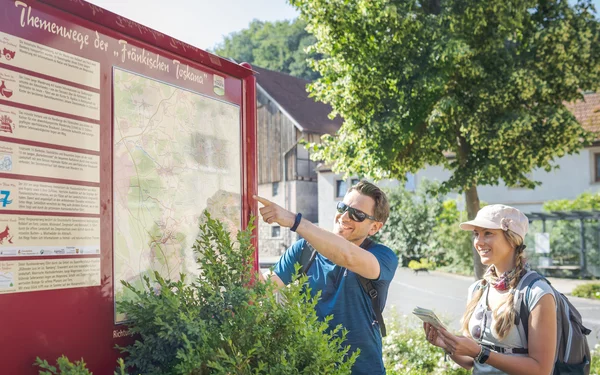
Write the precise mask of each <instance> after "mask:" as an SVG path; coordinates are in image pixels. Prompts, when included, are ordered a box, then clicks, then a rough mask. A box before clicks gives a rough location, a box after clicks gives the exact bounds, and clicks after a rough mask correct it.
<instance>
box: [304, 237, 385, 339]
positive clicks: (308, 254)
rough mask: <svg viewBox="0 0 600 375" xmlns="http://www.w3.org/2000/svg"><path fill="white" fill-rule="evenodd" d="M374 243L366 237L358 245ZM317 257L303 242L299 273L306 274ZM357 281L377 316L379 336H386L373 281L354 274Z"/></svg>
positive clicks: (363, 245) (368, 246)
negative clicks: (369, 299)
mask: <svg viewBox="0 0 600 375" xmlns="http://www.w3.org/2000/svg"><path fill="white" fill-rule="evenodd" d="M373 244H374V242H373V241H371V240H370V239H368V238H366V239H365V240H364V241H363V243H362V244H360V247H361V248H363V249H365V250H367V249H368V248H370V247H371V246H372V245H373ZM316 257H317V250H315V248H314V247H313V246H312V245H311V244H309V243H308V241H305V242H304V247H302V253H301V254H300V265H301V266H302V268H301V269H300V273H301V274H303V275H306V274H307V272H308V270H309V269H310V266H312V264H313V262H314V261H315V258H316ZM356 277H357V278H358V281H360V285H362V288H363V290H364V291H365V292H366V293H367V295H368V296H369V297H370V298H371V306H372V307H373V311H374V312H375V317H376V318H377V323H379V328H380V330H381V336H382V337H385V336H386V330H385V323H384V321H383V315H382V314H381V309H380V308H379V306H380V305H379V295H378V293H377V289H375V287H374V286H373V282H372V281H371V280H369V279H366V278H364V277H362V276H361V275H359V274H356Z"/></svg>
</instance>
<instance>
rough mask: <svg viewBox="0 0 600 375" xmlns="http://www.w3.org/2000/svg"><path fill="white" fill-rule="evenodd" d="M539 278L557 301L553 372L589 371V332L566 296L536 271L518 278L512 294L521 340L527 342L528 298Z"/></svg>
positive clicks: (555, 374)
mask: <svg viewBox="0 0 600 375" xmlns="http://www.w3.org/2000/svg"><path fill="white" fill-rule="evenodd" d="M539 280H543V281H544V282H546V283H548V285H550V287H551V288H552V292H553V293H554V298H555V300H556V308H557V310H556V320H557V348H556V362H555V364H554V372H553V374H554V375H558V374H569V375H571V374H572V375H578V374H581V375H583V374H586V375H587V374H589V373H590V360H591V354H590V347H589V344H588V342H587V337H586V336H587V335H589V334H590V333H591V331H590V330H589V329H587V328H586V327H584V326H583V322H582V319H581V314H580V313H579V311H577V309H576V308H575V307H574V306H573V305H572V304H571V302H569V300H568V299H567V297H565V296H564V295H563V294H562V293H560V292H559V291H557V290H556V289H554V287H553V286H552V284H551V283H550V281H548V280H547V279H546V278H545V277H544V276H542V275H540V274H539V273H537V272H535V271H529V272H527V273H526V274H525V275H523V276H522V277H521V280H520V281H519V284H518V285H517V291H518V295H515V309H516V311H517V317H516V319H515V324H516V326H517V329H518V331H519V335H520V337H521V340H522V342H524V343H526V342H527V335H528V333H529V332H528V331H529V308H528V306H527V305H526V304H527V300H528V299H529V296H530V294H531V288H532V287H533V284H535V283H536V282H537V281H539ZM519 323H520V324H519Z"/></svg>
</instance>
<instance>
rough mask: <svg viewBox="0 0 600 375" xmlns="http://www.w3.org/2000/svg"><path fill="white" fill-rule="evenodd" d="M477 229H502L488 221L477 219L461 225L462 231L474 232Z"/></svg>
mask: <svg viewBox="0 0 600 375" xmlns="http://www.w3.org/2000/svg"><path fill="white" fill-rule="evenodd" d="M475 228H486V229H502V227H501V226H500V225H498V224H496V223H494V222H493V221H490V220H486V219H477V218H475V219H474V220H471V221H465V222H464V223H460V229H462V230H474V229H475Z"/></svg>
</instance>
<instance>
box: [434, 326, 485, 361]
mask: <svg viewBox="0 0 600 375" xmlns="http://www.w3.org/2000/svg"><path fill="white" fill-rule="evenodd" d="M438 340H441V341H443V342H444V345H445V346H446V348H447V349H446V350H447V351H448V352H449V353H450V354H451V355H461V356H468V357H471V358H475V357H477V355H479V351H480V350H481V346H480V345H479V344H478V343H477V342H475V340H473V339H471V338H469V337H465V336H456V335H453V334H452V333H450V332H448V331H446V330H443V329H440V330H439V331H438Z"/></svg>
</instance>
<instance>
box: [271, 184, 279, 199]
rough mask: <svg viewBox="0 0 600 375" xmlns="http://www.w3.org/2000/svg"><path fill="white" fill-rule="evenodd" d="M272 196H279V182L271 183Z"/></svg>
mask: <svg viewBox="0 0 600 375" xmlns="http://www.w3.org/2000/svg"><path fill="white" fill-rule="evenodd" d="M272 193H273V194H272V196H274V197H275V196H277V194H279V182H273V192H272Z"/></svg>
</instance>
